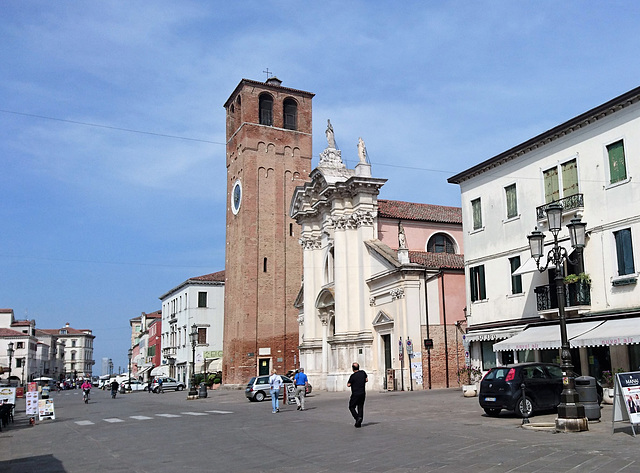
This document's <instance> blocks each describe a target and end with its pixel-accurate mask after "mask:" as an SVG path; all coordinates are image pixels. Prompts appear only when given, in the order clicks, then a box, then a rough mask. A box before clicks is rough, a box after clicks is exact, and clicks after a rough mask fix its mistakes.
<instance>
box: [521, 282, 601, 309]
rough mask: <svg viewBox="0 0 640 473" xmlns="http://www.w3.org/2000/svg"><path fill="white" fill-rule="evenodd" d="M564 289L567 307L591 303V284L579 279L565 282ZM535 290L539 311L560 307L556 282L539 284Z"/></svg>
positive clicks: (565, 305)
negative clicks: (544, 284) (568, 282)
mask: <svg viewBox="0 0 640 473" xmlns="http://www.w3.org/2000/svg"><path fill="white" fill-rule="evenodd" d="M564 289H565V291H564V307H565V309H571V308H575V307H583V306H590V305H591V284H589V283H587V282H584V281H578V282H574V283H570V284H565V285H564ZM533 292H535V294H536V305H537V308H538V312H543V311H545V310H553V309H557V308H558V293H557V291H556V285H555V284H547V285H546V286H537V287H536V288H535V289H534V291H533Z"/></svg>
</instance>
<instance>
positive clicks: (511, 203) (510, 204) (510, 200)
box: [504, 184, 518, 218]
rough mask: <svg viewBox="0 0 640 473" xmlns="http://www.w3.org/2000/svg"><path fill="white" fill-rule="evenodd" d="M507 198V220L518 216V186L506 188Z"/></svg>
mask: <svg viewBox="0 0 640 473" xmlns="http://www.w3.org/2000/svg"><path fill="white" fill-rule="evenodd" d="M504 192H505V195H506V197H507V218H513V217H516V216H517V215H518V198H517V196H516V185H515V184H511V185H510V186H507V187H505V188H504Z"/></svg>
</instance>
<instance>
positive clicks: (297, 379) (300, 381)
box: [293, 368, 309, 411]
mask: <svg viewBox="0 0 640 473" xmlns="http://www.w3.org/2000/svg"><path fill="white" fill-rule="evenodd" d="M293 382H294V384H295V385H296V404H297V405H298V410H299V411H304V398H305V397H306V396H307V384H309V378H307V375H306V374H304V368H300V369H299V370H298V372H297V373H296V375H295V376H294V377H293Z"/></svg>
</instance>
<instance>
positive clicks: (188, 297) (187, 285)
mask: <svg viewBox="0 0 640 473" xmlns="http://www.w3.org/2000/svg"><path fill="white" fill-rule="evenodd" d="M160 300H161V301H162V366H161V367H160V368H159V369H154V370H153V373H167V374H168V375H169V376H171V377H175V378H176V379H178V380H179V381H182V382H184V383H185V384H186V385H187V386H188V385H189V380H190V379H191V376H192V372H191V363H192V358H193V350H192V345H191V341H190V338H189V334H190V333H191V328H192V326H193V325H194V324H195V325H196V327H197V331H198V333H199V339H198V343H197V344H196V349H195V372H196V373H204V372H205V371H206V372H207V373H211V372H212V371H217V370H218V369H219V366H220V363H221V359H222V355H223V353H222V341H223V340H222V337H223V327H224V271H220V272H218V273H212V274H208V275H205V276H199V277H196V278H191V279H188V280H187V281H185V282H184V283H182V284H181V285H179V286H177V287H175V288H173V289H172V290H170V291H169V292H167V293H165V294H164V295H162V296H161V297H160Z"/></svg>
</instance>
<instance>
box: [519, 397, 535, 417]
mask: <svg viewBox="0 0 640 473" xmlns="http://www.w3.org/2000/svg"><path fill="white" fill-rule="evenodd" d="M532 412H533V403H532V402H531V399H529V398H526V402H525V403H524V406H523V403H522V398H520V400H519V401H518V405H517V406H516V413H517V414H518V415H519V416H520V417H524V416H525V414H526V416H527V417H529V416H531V413H532Z"/></svg>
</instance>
